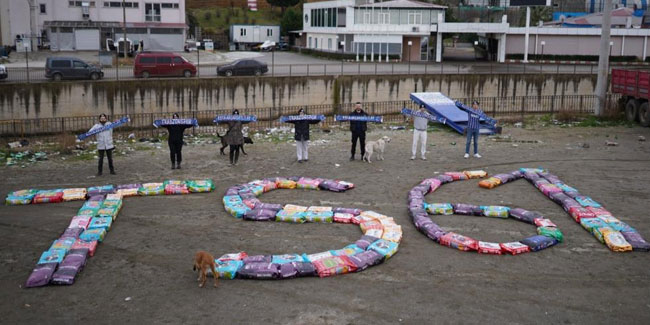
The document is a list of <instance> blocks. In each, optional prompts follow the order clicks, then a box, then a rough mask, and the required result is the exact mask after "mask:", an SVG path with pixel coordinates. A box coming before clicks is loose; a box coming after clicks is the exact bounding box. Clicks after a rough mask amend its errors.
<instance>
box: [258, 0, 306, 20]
mask: <svg viewBox="0 0 650 325" xmlns="http://www.w3.org/2000/svg"><path fill="white" fill-rule="evenodd" d="M266 2H268V3H269V4H270V5H271V6H274V7H280V8H281V9H282V16H283V17H284V13H285V11H286V9H287V8H288V7H293V6H295V5H297V4H298V3H300V0H266Z"/></svg>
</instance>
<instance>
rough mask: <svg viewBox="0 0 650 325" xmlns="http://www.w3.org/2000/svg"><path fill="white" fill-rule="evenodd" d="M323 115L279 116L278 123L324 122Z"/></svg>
mask: <svg viewBox="0 0 650 325" xmlns="http://www.w3.org/2000/svg"><path fill="white" fill-rule="evenodd" d="M324 120H325V115H289V116H281V117H280V122H285V123H286V122H291V121H324Z"/></svg>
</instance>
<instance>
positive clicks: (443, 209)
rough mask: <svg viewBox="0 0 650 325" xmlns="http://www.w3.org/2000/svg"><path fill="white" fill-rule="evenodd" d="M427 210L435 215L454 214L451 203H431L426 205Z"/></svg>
mask: <svg viewBox="0 0 650 325" xmlns="http://www.w3.org/2000/svg"><path fill="white" fill-rule="evenodd" d="M426 209H427V212H429V213H430V214H435V215H451V214H454V207H453V206H452V205H451V203H431V204H427V205H426Z"/></svg>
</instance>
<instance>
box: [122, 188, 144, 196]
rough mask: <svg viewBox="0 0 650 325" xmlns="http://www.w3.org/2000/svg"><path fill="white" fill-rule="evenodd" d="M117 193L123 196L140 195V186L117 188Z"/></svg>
mask: <svg viewBox="0 0 650 325" xmlns="http://www.w3.org/2000/svg"><path fill="white" fill-rule="evenodd" d="M117 194H119V195H120V196H122V197H130V196H138V195H139V194H138V188H123V189H119V190H117Z"/></svg>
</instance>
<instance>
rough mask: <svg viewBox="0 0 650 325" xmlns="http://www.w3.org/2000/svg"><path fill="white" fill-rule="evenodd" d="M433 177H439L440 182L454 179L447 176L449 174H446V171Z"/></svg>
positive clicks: (449, 181)
mask: <svg viewBox="0 0 650 325" xmlns="http://www.w3.org/2000/svg"><path fill="white" fill-rule="evenodd" d="M434 178H437V179H439V180H440V182H442V184H446V183H451V182H453V181H454V178H453V177H451V176H449V175H446V173H445V174H442V175H438V176H436V177H434Z"/></svg>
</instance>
